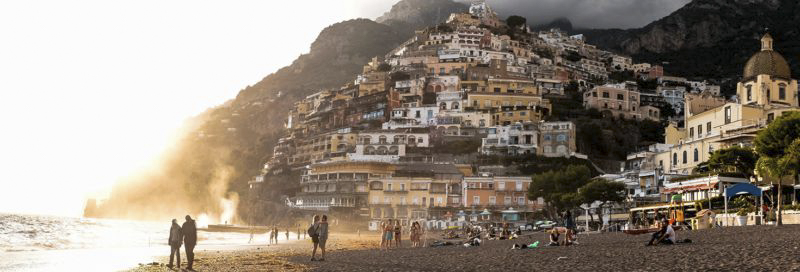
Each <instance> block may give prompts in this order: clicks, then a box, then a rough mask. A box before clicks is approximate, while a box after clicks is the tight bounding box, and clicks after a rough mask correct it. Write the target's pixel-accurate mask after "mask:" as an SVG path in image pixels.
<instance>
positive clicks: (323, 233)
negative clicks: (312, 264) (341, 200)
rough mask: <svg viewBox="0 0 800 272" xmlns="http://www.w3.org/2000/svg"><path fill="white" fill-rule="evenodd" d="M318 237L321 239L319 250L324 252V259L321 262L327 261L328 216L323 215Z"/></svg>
mask: <svg viewBox="0 0 800 272" xmlns="http://www.w3.org/2000/svg"><path fill="white" fill-rule="evenodd" d="M317 236H318V238H317V239H319V249H321V250H322V259H319V260H320V261H325V243H326V242H328V216H327V215H324V214H323V215H322V220H321V221H320V222H319V226H318V227H317Z"/></svg>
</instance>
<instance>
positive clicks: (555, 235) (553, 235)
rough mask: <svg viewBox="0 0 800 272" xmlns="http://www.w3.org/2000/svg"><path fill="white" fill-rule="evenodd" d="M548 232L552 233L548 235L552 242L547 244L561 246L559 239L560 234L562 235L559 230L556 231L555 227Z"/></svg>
mask: <svg viewBox="0 0 800 272" xmlns="http://www.w3.org/2000/svg"><path fill="white" fill-rule="evenodd" d="M547 233H548V234H550V235H548V236H549V237H550V243H549V244H547V245H548V246H559V243H558V239H559V236H561V235H560V234H559V233H558V231H556V230H555V229H551V230H548V231H547Z"/></svg>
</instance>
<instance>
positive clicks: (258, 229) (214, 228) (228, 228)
mask: <svg viewBox="0 0 800 272" xmlns="http://www.w3.org/2000/svg"><path fill="white" fill-rule="evenodd" d="M270 229H271V228H270V227H265V226H250V227H248V226H237V225H221V224H220V225H213V224H210V225H208V227H207V228H198V229H197V230H200V231H206V232H239V233H251V232H252V233H267V232H269V230H270Z"/></svg>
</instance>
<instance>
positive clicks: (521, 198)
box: [517, 196, 525, 206]
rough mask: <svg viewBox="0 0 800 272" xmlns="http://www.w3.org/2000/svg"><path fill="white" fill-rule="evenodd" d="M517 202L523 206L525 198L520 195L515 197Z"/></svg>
mask: <svg viewBox="0 0 800 272" xmlns="http://www.w3.org/2000/svg"><path fill="white" fill-rule="evenodd" d="M517 204H518V205H520V206H524V205H525V198H524V197H521V196H520V197H517Z"/></svg>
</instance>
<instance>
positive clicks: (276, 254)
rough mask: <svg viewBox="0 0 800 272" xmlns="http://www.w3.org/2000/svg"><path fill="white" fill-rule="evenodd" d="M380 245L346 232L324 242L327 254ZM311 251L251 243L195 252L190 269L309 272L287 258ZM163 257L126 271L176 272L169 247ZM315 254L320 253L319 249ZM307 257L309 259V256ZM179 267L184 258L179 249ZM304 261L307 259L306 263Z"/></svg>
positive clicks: (300, 244) (307, 246)
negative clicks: (169, 266)
mask: <svg viewBox="0 0 800 272" xmlns="http://www.w3.org/2000/svg"><path fill="white" fill-rule="evenodd" d="M379 244H380V236H379V235H377V234H373V233H368V234H362V235H360V236H358V235H356V234H350V233H346V234H345V233H332V234H331V238H330V239H329V240H328V244H327V253H328V254H330V253H332V252H342V251H352V250H367V249H375V248H377V247H378V246H379ZM312 249H313V244H312V243H311V239H310V238H307V239H305V240H302V239H301V240H290V241H289V242H286V241H282V243H279V244H277V245H267V244H253V245H241V246H231V247H227V248H224V249H222V248H219V249H213V248H212V249H209V248H204V249H201V250H198V249H195V262H194V267H193V268H194V269H195V270H196V271H310V270H311V269H312V267H311V266H309V265H306V264H299V263H297V262H296V261H294V262H293V261H290V259H291V258H299V257H302V256H310V255H311V251H312ZM164 253H165V254H163V255H159V256H156V257H155V258H152V259H151V260H143V261H142V262H141V263H140V264H139V266H138V267H134V268H130V269H128V270H124V271H129V272H155V271H176V269H169V268H168V267H166V264H167V263H169V248H168V247H166V246H165V247H164ZM317 254H320V252H319V250H318V251H317ZM309 258H310V257H309ZM181 261H182V266H181V267H182V268H185V265H186V257H185V251H184V248H183V247H182V248H181ZM306 261H308V260H306Z"/></svg>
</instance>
